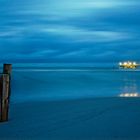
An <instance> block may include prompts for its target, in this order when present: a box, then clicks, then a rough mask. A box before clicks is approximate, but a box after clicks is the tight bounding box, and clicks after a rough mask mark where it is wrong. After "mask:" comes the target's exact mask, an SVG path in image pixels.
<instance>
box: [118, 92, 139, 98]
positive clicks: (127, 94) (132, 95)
mask: <svg viewBox="0 0 140 140" xmlns="http://www.w3.org/2000/svg"><path fill="white" fill-rule="evenodd" d="M119 97H140V96H139V94H138V93H122V94H120V95H119Z"/></svg>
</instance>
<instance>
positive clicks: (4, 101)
mask: <svg viewBox="0 0 140 140" xmlns="http://www.w3.org/2000/svg"><path fill="white" fill-rule="evenodd" d="M11 71H12V65H11V64H4V66H3V73H2V75H1V77H0V122H5V121H8V114H9V99H10V92H11Z"/></svg>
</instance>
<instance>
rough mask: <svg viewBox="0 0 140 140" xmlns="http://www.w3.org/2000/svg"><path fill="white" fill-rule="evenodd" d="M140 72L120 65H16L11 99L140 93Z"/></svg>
mask: <svg viewBox="0 0 140 140" xmlns="http://www.w3.org/2000/svg"><path fill="white" fill-rule="evenodd" d="M139 93H140V72H139V70H138V71H122V70H118V69H94V68H93V69H91V68H90V69H85V68H84V69H80V68H78V69H73V68H69V69H67V68H66V69H64V68H63V69H55V68H53V69H43V68H37V69H35V68H33V69H23V68H22V69H14V70H13V74H12V96H11V102H24V101H30V100H34V101H36V100H65V99H77V98H95V97H99V98H100V97H119V96H121V95H124V96H125V95H126V96H131V95H132V96H133V95H136V96H139Z"/></svg>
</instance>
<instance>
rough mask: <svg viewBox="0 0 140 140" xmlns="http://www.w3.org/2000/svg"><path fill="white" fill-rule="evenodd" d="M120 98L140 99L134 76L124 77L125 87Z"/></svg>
mask: <svg viewBox="0 0 140 140" xmlns="http://www.w3.org/2000/svg"><path fill="white" fill-rule="evenodd" d="M119 97H140V94H139V90H138V82H137V79H136V77H135V76H134V75H133V74H130V75H124V77H123V85H122V89H121V93H120V94H119Z"/></svg>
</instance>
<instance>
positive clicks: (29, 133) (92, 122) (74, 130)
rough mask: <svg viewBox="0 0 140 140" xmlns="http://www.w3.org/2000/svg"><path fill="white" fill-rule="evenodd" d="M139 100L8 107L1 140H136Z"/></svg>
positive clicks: (0, 132) (49, 103) (88, 101)
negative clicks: (6, 120) (8, 112)
mask: <svg viewBox="0 0 140 140" xmlns="http://www.w3.org/2000/svg"><path fill="white" fill-rule="evenodd" d="M139 106H140V99H139V98H94V99H76V100H67V101H48V102H30V103H29V102H25V103H18V104H11V111H10V120H9V122H7V123H2V124H1V125H0V137H1V139H7V140H8V139H15V140H16V139H47V140H70V139H72V140H77V139H78V140H81V139H83V140H93V139H95V140H96V139H97V140H98V139H101V140H102V139H103V140H104V139H105V140H108V139H110V140H116V139H117V140H118V139H119V140H129V139H130V140H134V139H139V138H140V134H139V131H140V127H139V126H140V119H139V118H140V109H139Z"/></svg>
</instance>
